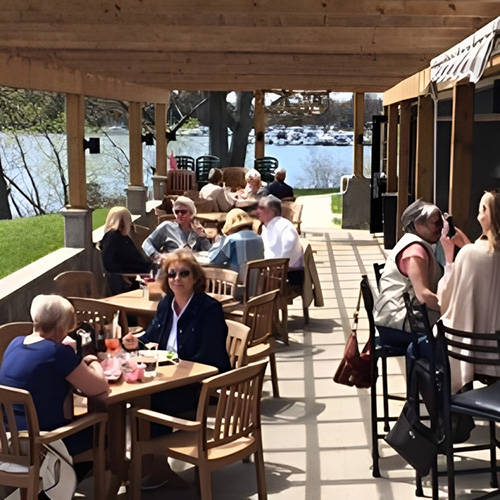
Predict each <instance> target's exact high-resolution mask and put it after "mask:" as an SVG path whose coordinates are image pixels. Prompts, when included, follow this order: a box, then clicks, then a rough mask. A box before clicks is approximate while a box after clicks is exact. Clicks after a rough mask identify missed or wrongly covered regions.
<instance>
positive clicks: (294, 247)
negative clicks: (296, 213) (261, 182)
mask: <svg viewBox="0 0 500 500" xmlns="http://www.w3.org/2000/svg"><path fill="white" fill-rule="evenodd" d="M257 214H258V217H259V220H260V221H261V222H262V223H263V224H264V227H263V228H262V235H261V236H262V241H263V242H264V257H265V258H266V259H274V258H281V257H288V258H289V259H290V262H289V264H288V269H289V272H288V281H289V283H290V284H291V285H300V284H302V277H303V273H304V271H303V270H304V257H303V252H302V247H301V245H300V242H299V235H298V233H297V230H296V229H295V227H294V225H293V224H292V223H291V222H290V221H289V220H288V219H285V218H284V217H281V200H280V199H279V198H276V196H273V195H272V194H270V195H268V196H263V197H262V198H261V199H260V200H259V205H258V206H257Z"/></svg>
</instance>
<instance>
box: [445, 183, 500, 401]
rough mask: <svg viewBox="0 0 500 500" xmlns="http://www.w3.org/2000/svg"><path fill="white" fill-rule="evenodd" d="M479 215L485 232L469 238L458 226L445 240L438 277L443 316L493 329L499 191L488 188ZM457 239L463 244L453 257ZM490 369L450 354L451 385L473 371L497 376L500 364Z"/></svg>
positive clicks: (496, 320)
mask: <svg viewBox="0 0 500 500" xmlns="http://www.w3.org/2000/svg"><path fill="white" fill-rule="evenodd" d="M477 220H478V221H479V224H480V225H481V230H482V234H481V236H480V237H479V239H477V240H476V241H475V243H474V244H470V241H469V239H468V238H467V237H466V236H465V235H464V233H463V232H462V231H460V230H459V229H458V228H457V234H456V235H455V236H454V237H453V238H452V239H451V240H450V238H448V237H445V236H443V237H442V238H441V242H442V245H443V248H444V250H445V256H446V272H445V276H444V277H443V279H442V280H441V281H440V282H439V286H438V297H439V303H440V306H441V311H442V316H441V320H442V321H443V323H444V324H445V325H446V326H449V327H451V328H455V329H457V330H462V331H467V332H476V333H494V332H495V331H498V330H500V193H498V192H497V191H491V192H486V193H485V194H484V195H483V196H482V198H481V201H480V202H479V213H478V216H477ZM455 245H457V246H459V247H462V249H461V250H460V251H459V252H458V254H457V257H456V259H455V262H454V263H453V257H454V255H455ZM488 368H489V370H487V369H485V368H483V367H481V366H479V365H477V366H476V367H475V369H474V366H472V365H471V364H470V363H460V362H458V361H456V360H453V359H450V369H451V382H452V391H454V392H456V391H458V390H459V389H461V388H462V387H463V386H464V385H466V384H468V383H469V382H471V381H472V380H473V379H474V378H475V377H479V378H480V379H484V380H487V379H488V377H493V378H499V377H500V366H499V367H496V369H493V368H492V367H488Z"/></svg>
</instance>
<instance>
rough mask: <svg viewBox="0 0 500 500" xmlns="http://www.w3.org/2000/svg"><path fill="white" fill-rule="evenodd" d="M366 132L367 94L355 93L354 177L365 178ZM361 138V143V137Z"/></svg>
mask: <svg viewBox="0 0 500 500" xmlns="http://www.w3.org/2000/svg"><path fill="white" fill-rule="evenodd" d="M364 130H365V94H364V93H362V92H355V93H354V148H353V155H354V158H353V161H354V169H353V174H354V177H358V178H362V177H363V133H364ZM360 136H361V142H360V141H359V137H360Z"/></svg>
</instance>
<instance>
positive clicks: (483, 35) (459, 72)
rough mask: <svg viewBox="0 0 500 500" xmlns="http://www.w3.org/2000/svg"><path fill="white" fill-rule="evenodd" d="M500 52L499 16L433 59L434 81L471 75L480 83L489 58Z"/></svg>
mask: <svg viewBox="0 0 500 500" xmlns="http://www.w3.org/2000/svg"><path fill="white" fill-rule="evenodd" d="M499 52H500V17H497V18H496V19H495V20H493V21H491V23H489V24H487V25H486V26H484V27H483V28H481V29H480V30H478V31H476V32H475V33H474V34H472V35H471V36H469V37H468V38H466V39H465V40H463V41H462V42H460V43H458V44H457V45H455V46H454V47H452V48H451V49H449V50H447V51H446V52H443V53H442V54H441V55H439V56H438V57H435V58H434V59H432V60H431V81H433V82H435V83H440V82H449V81H458V80H462V79H463V78H468V79H469V81H470V82H471V83H477V82H478V81H479V79H480V78H481V76H482V74H483V72H484V69H485V68H486V64H487V63H488V61H489V60H490V58H491V57H492V56H493V55H495V54H497V53H499Z"/></svg>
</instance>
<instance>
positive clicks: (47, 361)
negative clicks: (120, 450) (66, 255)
mask: <svg viewBox="0 0 500 500" xmlns="http://www.w3.org/2000/svg"><path fill="white" fill-rule="evenodd" d="M30 312H31V318H32V320H33V333H31V334H30V335H27V336H20V337H16V338H15V339H14V340H13V341H12V342H11V343H10V344H9V346H8V347H7V350H6V351H5V354H4V357H3V361H2V364H1V366H0V384H1V385H7V386H10V387H16V388H19V389H25V390H27V391H29V393H30V394H31V397H32V398H33V402H34V404H35V408H36V412H37V415H38V421H39V424H40V429H41V430H42V431H50V430H53V429H56V428H57V427H60V426H62V425H66V424H67V423H69V422H70V421H71V420H72V419H73V414H72V408H73V407H72V398H73V392H72V390H71V388H72V386H74V387H76V388H78V389H79V390H80V391H81V392H83V393H84V394H85V395H86V396H92V397H101V398H105V397H106V396H107V394H108V392H109V387H108V383H107V382H106V379H105V378H104V373H103V371H102V368H101V365H100V364H99V362H98V360H97V358H96V357H95V356H93V355H88V356H85V357H84V358H83V360H81V361H80V360H79V359H78V358H77V356H76V353H75V351H74V350H73V348H72V347H70V346H68V345H64V344H63V340H64V339H65V337H66V336H67V334H68V332H69V331H71V330H72V329H74V328H75V324H76V318H75V312H74V309H73V306H72V305H71V303H70V302H68V301H67V300H66V299H64V298H62V297H59V296H58V295H38V296H37V297H35V298H34V299H33V302H32V303H31V311H30ZM23 415H24V414H23ZM20 418H23V417H20ZM64 442H65V444H66V446H67V448H68V451H69V452H70V454H72V455H75V454H77V453H80V452H81V451H84V450H85V449H89V448H90V447H91V446H92V441H91V439H90V434H89V433H79V434H76V435H74V436H71V437H70V438H67V439H65V440H64Z"/></svg>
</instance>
